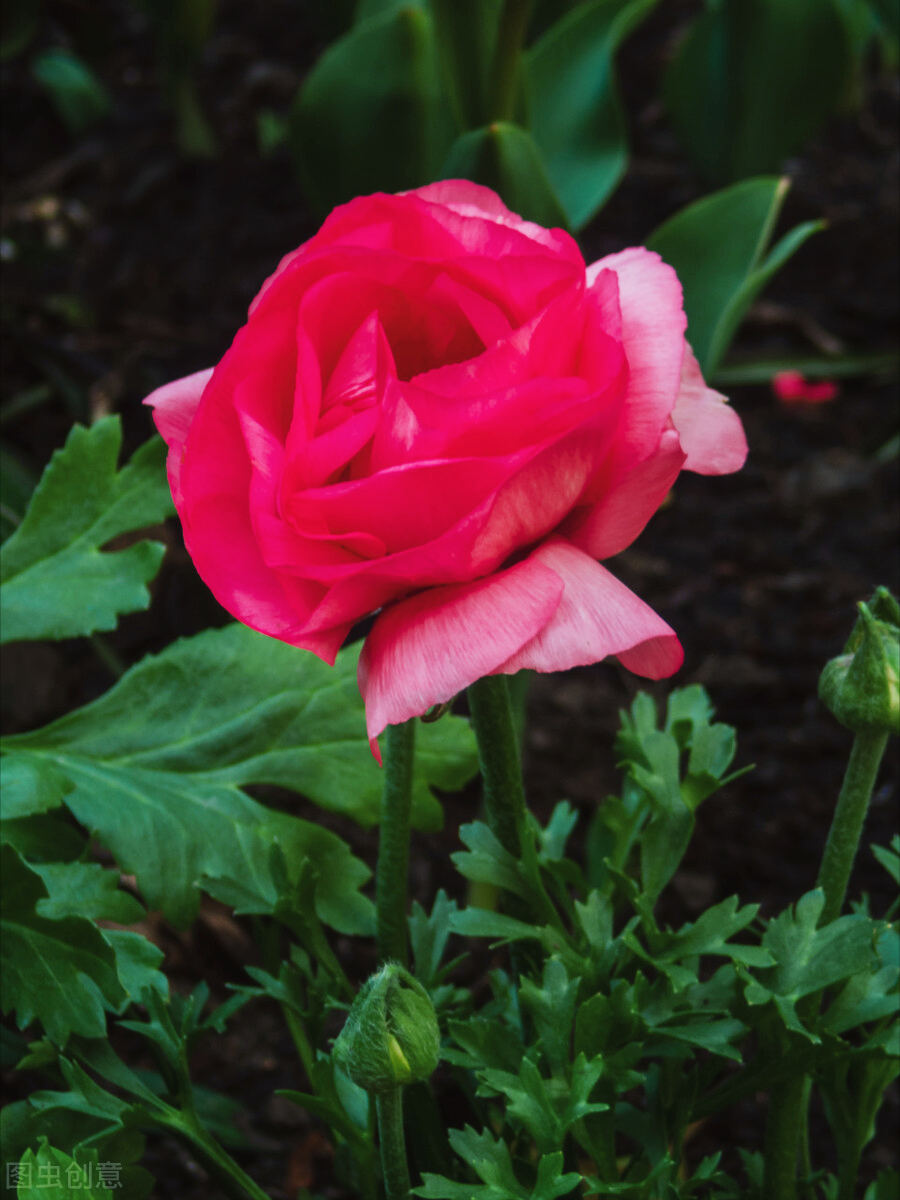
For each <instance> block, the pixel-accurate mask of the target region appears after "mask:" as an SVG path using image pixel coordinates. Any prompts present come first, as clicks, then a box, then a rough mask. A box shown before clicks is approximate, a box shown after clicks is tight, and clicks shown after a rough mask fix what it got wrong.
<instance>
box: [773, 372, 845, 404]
mask: <svg viewBox="0 0 900 1200" xmlns="http://www.w3.org/2000/svg"><path fill="white" fill-rule="evenodd" d="M772 391H773V392H774V393H775V395H776V396H777V398H778V399H779V400H780V401H781V402H782V404H825V403H827V401H829V400H833V399H834V398H835V396H836V395H837V394H838V385H837V384H836V383H835V382H834V381H833V380H831V379H823V380H821V381H820V382H819V383H810V382H809V380H807V379H804V377H803V376H802V375H801V374H800V372H799V371H779V372H778V374H777V375H776V376H775V377H774V378H773V380H772Z"/></svg>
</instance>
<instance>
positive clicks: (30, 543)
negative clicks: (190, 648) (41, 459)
mask: <svg viewBox="0 0 900 1200" xmlns="http://www.w3.org/2000/svg"><path fill="white" fill-rule="evenodd" d="M121 441H122V432H121V427H120V425H119V419H118V417H105V418H104V419H103V420H101V421H98V422H97V424H96V425H93V426H92V427H91V428H90V429H85V428H84V427H83V426H81V425H76V426H75V427H74V428H73V429H72V432H71V433H70V434H69V437H68V440H67V442H66V444H65V446H64V447H63V449H62V450H58V451H57V452H56V454H54V456H53V458H52V459H51V461H50V464H49V466H48V467H47V469H46V471H45V472H44V474H43V477H42V478H41V481H40V483H39V484H38V486H37V488H36V490H35V493H34V496H33V497H32V501H31V504H30V505H29V507H28V511H27V513H26V514H25V518H24V520H23V521H22V524H21V525H20V526H19V528H18V529H17V530H16V532H15V533H14V534H13V535H12V536H11V537H10V538H8V539H7V540H6V541H5V542H4V543H3V546H2V548H0V581H2V585H3V586H2V589H0V606H2V618H3V620H2V627H0V640H2V641H4V642H14V641H21V640H34V639H36V638H66V637H79V636H81V635H83V634H88V633H92V632H94V631H95V630H98V629H114V628H115V626H116V619H117V617H118V614H119V613H127V612H136V611H137V610H138V609H143V608H146V607H147V605H148V604H149V603H150V593H149V592H148V591H147V587H146V584H147V583H148V582H149V581H150V580H151V579H152V578H153V576H154V575H155V574H156V572H157V570H158V569H159V564H160V562H161V561H162V556H163V551H164V547H163V546H162V545H161V544H160V543H158V542H147V541H143V542H137V543H136V544H135V545H132V546H129V547H128V548H127V549H125V550H117V551H115V552H104V551H102V547H103V546H104V545H106V543H108V542H109V541H111V539H112V538H115V537H118V536H119V535H120V534H123V533H130V532H132V531H134V530H136V529H142V528H145V527H146V526H148V525H153V524H156V523H158V522H159V521H161V520H163V518H164V517H166V516H168V515H169V513H171V512H172V511H173V509H172V501H171V498H170V496H169V488H168V484H167V482H166V474H165V465H164V464H165V453H166V448H165V445H164V444H163V442H162V440H161V439H160V438H157V437H154V438H151V439H150V440H149V441H148V442H146V443H145V444H144V445H143V446H142V447H141V448H140V449H139V450H138V451H137V453H136V454H135V455H134V457H133V458H132V460H131V462H130V463H129V464H128V466H127V467H124V468H123V469H122V470H121V471H117V470H116V461H117V459H118V456H119V448H120V446H121Z"/></svg>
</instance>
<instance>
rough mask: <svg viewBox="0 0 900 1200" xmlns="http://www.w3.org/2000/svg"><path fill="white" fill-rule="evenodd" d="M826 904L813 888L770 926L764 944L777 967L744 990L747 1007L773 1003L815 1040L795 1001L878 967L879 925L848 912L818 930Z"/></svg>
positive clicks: (760, 974) (794, 1026)
mask: <svg viewBox="0 0 900 1200" xmlns="http://www.w3.org/2000/svg"><path fill="white" fill-rule="evenodd" d="M824 904H825V894H824V892H823V891H822V890H821V888H817V889H816V890H815V891H812V892H807V894H806V895H805V896H803V897H801V899H800V900H798V901H797V904H796V906H795V908H794V909H787V910H786V911H785V912H783V913H780V914H779V915H778V916H777V917H775V918H774V920H772V921H771V922H770V923H769V927H768V929H767V930H766V932H765V934H764V935H763V940H762V944H763V947H764V948H765V949H766V950H768V951H769V952H770V953H771V954H772V956H773V957H774V959H775V963H776V965H775V966H774V967H770V968H767V969H765V968H764V969H762V970H760V971H758V972H756V974H755V977H754V978H753V979H752V980H751V981H750V982H749V983H748V984H747V986H746V988H745V990H744V995H745V997H746V1000H747V1002H748V1003H749V1004H750V1005H758V1004H765V1003H767V1002H768V1001H769V1000H773V1001H774V1003H775V1007H776V1009H777V1010H778V1012H779V1013H780V1015H781V1017H782V1019H783V1020H784V1022H785V1024H786V1025H787V1026H788V1028H790V1029H793V1030H795V1031H796V1032H798V1033H803V1034H804V1035H805V1036H807V1037H813V1038H815V1035H813V1034H810V1032H809V1031H808V1030H807V1029H805V1028H804V1026H803V1024H802V1023H801V1022H800V1021H799V1019H798V1017H797V1014H796V1012H795V1007H794V1006H795V1004H796V1002H797V1001H798V1000H800V999H801V998H802V997H803V996H807V995H810V994H811V993H814V992H819V991H821V990H823V989H824V988H827V987H832V986H833V985H834V984H836V983H839V982H840V981H841V980H843V979H849V978H850V977H851V976H853V975H855V974H857V973H865V974H868V973H870V972H871V971H872V970H873V969H874V970H877V969H879V968H880V967H881V965H882V964H881V961H880V959H879V957H878V954H877V951H876V943H877V935H878V933H879V931H880V930H881V929H883V928H884V925H883V923H878V922H874V921H872V920H871V918H869V917H866V916H863V915H862V914H851V915H847V916H843V917H838V918H837V920H835V921H831V922H830V923H829V924H827V925H825V926H823V927H822V928H821V929H819V928H818V927H817V926H818V922H819V918H820V916H821V914H822V909H823V907H824ZM742 970H744V969H743V968H742Z"/></svg>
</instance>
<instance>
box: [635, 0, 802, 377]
mask: <svg viewBox="0 0 900 1200" xmlns="http://www.w3.org/2000/svg"><path fill="white" fill-rule="evenodd" d="M817 2H818V0H817ZM788 187H789V183H788V181H787V180H786V179H767V178H762V179H748V180H745V181H744V182H742V183H738V184H735V185H734V186H733V187H729V188H725V189H723V190H722V191H720V192H713V193H712V194H711V195H709V196H704V197H703V198H702V199H700V200H697V201H695V202H694V203H693V204H689V205H688V206H687V208H683V209H682V210H681V212H678V213H676V214H675V216H674V217H671V218H670V219H669V220H668V221H666V222H665V224H663V225H661V226H660V227H659V229H657V230H656V231H655V232H654V233H652V234H651V235H650V237H649V238H648V239H647V246H648V247H649V249H651V250H656V251H657V253H658V254H660V255H662V257H663V258H664V259H665V261H666V262H667V263H669V265H670V266H672V267H674V268H675V270H676V271H677V272H678V278H679V279H680V280H681V285H682V287H683V288H684V308H685V312H686V313H687V318H688V329H687V339H688V341H689V342H690V344H691V346H692V348H693V351H694V353H695V354H696V356H697V361H698V362H699V363H700V367H701V369H702V371H703V373H704V375H706V376H707V377H709V376H711V375H713V374H715V372H716V370H717V368H718V365H719V363H720V362H721V361H722V359H723V358H724V356H725V353H726V351H727V350H728V347H729V345H730V344H731V340H732V338H733V337H734V335H735V333H736V331H737V328H738V326H739V325H740V322H741V320H742V319H743V317H744V314H745V313H746V311H747V309H748V308H749V307H750V305H751V304H752V302H753V301H754V299H755V298H756V296H757V295H758V294H759V292H760V291H762V289H763V287H765V285H766V284H767V283H768V281H769V279H770V278H771V277H772V276H773V275H774V274H775V272H776V271H777V270H778V269H779V268H780V267H782V266H783V265H784V263H785V262H787V260H788V259H789V258H790V257H791V255H792V254H794V253H795V251H797V250H798V249H799V248H800V246H802V244H803V243H804V242H805V241H806V239H807V238H808V237H810V236H811V235H812V234H813V233H815V232H816V231H817V230H819V229H821V228H822V222H818V221H807V222H805V223H804V224H802V225H797V226H796V227H795V228H794V229H793V230H791V232H790V233H788V234H786V235H785V236H784V237H783V238H782V239H781V241H779V242H778V244H777V245H776V246H775V247H774V249H772V250H771V251H769V252H768V254H767V247H768V245H769V241H770V239H771V237H772V232H773V230H774V228H775V222H776V221H777V219H778V214H779V212H780V211H781V206H782V204H783V203H784V198H785V196H786V194H787V190H788Z"/></svg>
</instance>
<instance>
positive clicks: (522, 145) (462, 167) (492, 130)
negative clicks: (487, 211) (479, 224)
mask: <svg viewBox="0 0 900 1200" xmlns="http://www.w3.org/2000/svg"><path fill="white" fill-rule="evenodd" d="M440 177H441V179H471V180H472V181H473V182H474V183H482V184H484V185H485V187H489V188H492V189H493V190H494V191H495V192H497V194H498V195H499V196H500V197H501V199H502V200H503V202H504V203H505V204H506V206H507V207H508V208H510V209H512V211H513V212H516V213H518V214H519V215H520V216H522V217H524V218H525V219H526V220H528V221H536V222H537V223H538V224H539V225H546V226H550V227H552V226H562V227H567V226H568V224H569V220H568V217H567V216H566V213H565V210H564V209H563V207H562V205H561V204H560V201H559V198H558V196H557V195H556V192H555V191H554V189H553V184H552V183H551V182H550V179H549V176H548V175H547V168H546V165H545V164H544V160H543V157H542V155H541V151H540V150H539V149H538V146H537V143H536V142H535V140H534V138H533V137H532V136H531V134H530V133H529V132H528V131H527V130H525V129H522V128H521V127H520V126H519V125H513V124H511V123H510V122H509V121H492V122H491V124H490V125H484V126H482V128H481V129H473V130H472V131H471V132H469V133H464V134H462V135H461V136H460V137H458V138H457V139H456V141H455V142H454V143H453V145H452V146H451V147H450V151H449V153H448V154H447V157H446V159H445V160H444V163H443V166H442V167H441V170H440Z"/></svg>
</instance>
